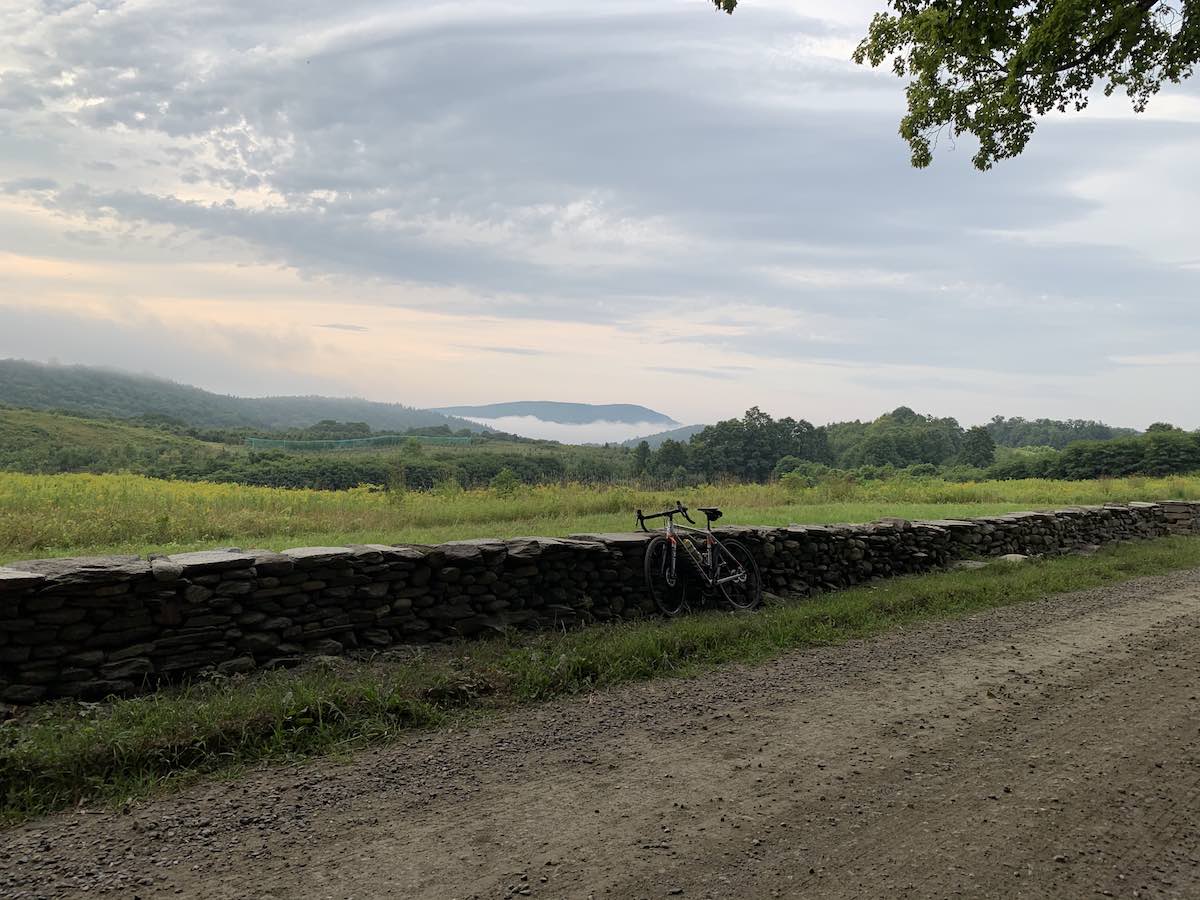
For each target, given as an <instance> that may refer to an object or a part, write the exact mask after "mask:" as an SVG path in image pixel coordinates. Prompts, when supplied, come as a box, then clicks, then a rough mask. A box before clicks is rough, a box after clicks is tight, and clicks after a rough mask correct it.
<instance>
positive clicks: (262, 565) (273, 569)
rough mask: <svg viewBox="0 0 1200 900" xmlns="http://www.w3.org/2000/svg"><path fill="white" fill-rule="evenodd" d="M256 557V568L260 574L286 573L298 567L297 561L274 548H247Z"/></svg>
mask: <svg viewBox="0 0 1200 900" xmlns="http://www.w3.org/2000/svg"><path fill="white" fill-rule="evenodd" d="M246 553H248V554H249V555H251V556H253V557H254V569H255V571H256V572H257V573H258V574H259V575H286V574H288V573H289V572H291V571H292V569H294V568H296V561H295V560H294V559H292V558H291V557H290V556H287V555H286V554H283V553H276V552H275V551H274V550H247V551H246Z"/></svg>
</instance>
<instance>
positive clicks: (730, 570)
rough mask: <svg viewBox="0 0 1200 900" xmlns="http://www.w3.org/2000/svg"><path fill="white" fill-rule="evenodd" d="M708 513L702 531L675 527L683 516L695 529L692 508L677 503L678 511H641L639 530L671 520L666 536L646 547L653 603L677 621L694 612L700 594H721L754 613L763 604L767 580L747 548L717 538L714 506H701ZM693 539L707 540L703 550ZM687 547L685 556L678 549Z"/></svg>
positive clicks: (737, 605)
mask: <svg viewBox="0 0 1200 900" xmlns="http://www.w3.org/2000/svg"><path fill="white" fill-rule="evenodd" d="M698 509H699V510H700V512H702V513H704V519H705V522H704V527H703V528H689V527H688V526H686V525H677V524H675V517H676V516H683V518H685V519H687V520H688V521H689V522H691V523H692V524H693V525H695V524H696V521H695V520H694V519H693V518H692V517H691V516H689V515H688V508H687V507H686V506H684V505H683V504H682V503H680V502H679V501H678V500H676V501H675V508H674V509H666V510H663V511H662V512H658V513H653V514H652V515H649V516H647V515H644V514H643V513H642V511H641V510H640V509H639V510H638V511H637V523H638V527H640V528H641V529H642V531H649V530H650V529H649V528H647V527H646V523H647V522H649V521H650V520H652V519H666V520H667V524H666V527H665V528H664V529H663V533H662V534H660V535H657V536H656V537H654V538H652V539H651V541H650V543H649V544H647V545H646V586H647V587H648V588H649V589H650V594H651V596H653V597H654V604H655V606H657V607H658V610H659V612H661V613H662V614H663V615H664V616H677V615H679V614H680V613H681V612H683V611H684V610H685V609H688V608H689V601H690V599H691V597H692V596H693V594H694V593H695V592H696V590H697V589H698V590H699V591H700V592H701V593H706V594H710V595H713V594H716V595H719V596H720V597H722V598H723V599H724V600H725V602H727V603H728V604H729V605H730V606H732V607H733V608H734V609H739V610H743V609H754V608H755V607H756V606H758V605H759V604H760V603H761V602H762V575H760V574H759V571H758V563H756V562H755V561H754V555H753V554H752V553H751V552H750V551H749V549H747V547H746V545H745V544H742V543H739V542H738V541H722V540H720V539H719V538H718V537H717V536H716V535H715V534H713V530H712V523H713V522H715V521H717V519H719V518H721V510H719V509H718V508H717V507H715V506H701V507H698ZM693 535H703V536H704V538H703V545H702V546H701V545H700V543H701V542H700V541H699V540H697V538H695V537H693ZM681 547H682V548H683V552H682V553H680V552H679V549H680V548H681Z"/></svg>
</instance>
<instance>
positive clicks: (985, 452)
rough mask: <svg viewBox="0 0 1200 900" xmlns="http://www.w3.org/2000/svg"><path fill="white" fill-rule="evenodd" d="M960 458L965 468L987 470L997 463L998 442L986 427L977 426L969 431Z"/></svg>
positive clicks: (965, 436)
mask: <svg viewBox="0 0 1200 900" xmlns="http://www.w3.org/2000/svg"><path fill="white" fill-rule="evenodd" d="M958 458H959V461H960V462H961V463H962V464H963V465H964V466H974V467H975V468H977V469H985V468H987V467H988V466H990V465H991V464H992V463H994V462H995V461H996V442H995V441H993V440H992V435H991V433H990V432H989V431H988V430H987V428H986V427H984V426H983V425H975V426H973V427H971V428H968V429H967V433H966V434H964V435H963V442H962V450H961V451H959V454H958Z"/></svg>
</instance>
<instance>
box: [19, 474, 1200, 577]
mask: <svg viewBox="0 0 1200 900" xmlns="http://www.w3.org/2000/svg"><path fill="white" fill-rule="evenodd" d="M676 498H678V499H681V500H682V501H683V502H684V503H685V504H686V505H688V506H693V507H694V506H699V505H716V506H720V507H722V508H723V509H724V510H725V513H726V516H725V518H724V519H722V524H753V525H786V524H790V523H830V522H867V521H871V520H873V519H876V518H879V517H880V516H902V517H905V518H909V519H921V518H927V519H928V518H947V517H955V516H971V515H989V514H995V513H1002V512H1011V511H1014V510H1023V509H1038V508H1052V507H1058V506H1067V505H1072V504H1092V503H1106V502H1123V501H1129V500H1162V499H1172V498H1176V499H1200V476H1186V477H1185V476H1173V477H1166V478H1139V477H1134V478H1122V479H1100V480H1095V481H1051V480H1045V479H1024V480H1015V481H985V482H967V483H952V482H946V481H942V480H941V479H937V478H912V477H896V478H891V479H888V480H881V481H865V482H858V483H853V482H844V481H836V482H832V483H828V484H820V485H817V486H815V487H797V486H788V485H785V484H780V483H778V482H776V483H771V484H765V485H758V484H718V485H708V486H701V487H693V488H681V489H678V490H671V491H651V490H639V489H636V488H633V487H627V486H611V487H604V486H594V485H577V484H566V485H544V486H536V487H525V486H518V487H516V488H515V489H513V490H511V491H504V492H499V491H494V490H472V491H464V490H437V491H430V492H417V491H391V492H389V491H381V490H377V489H373V488H356V489H353V490H348V491H314V490H303V489H300V490H293V489H282V488H261V487H246V486H242V485H236V484H211V483H203V482H179V481H164V480H157V479H153V478H146V477H143V476H138V475H74V474H71V475H27V474H18V473H8V472H3V473H0V562H7V561H12V560H15V559H23V558H31V557H49V556H82V555H92V554H103V553H140V554H144V553H150V552H158V553H170V552H180V551H184V550H193V549H201V548H211V547H217V546H231V545H233V546H240V547H259V548H269V549H275V550H279V549H284V548H286V547H296V546H313V545H341V544H346V543H389V544H392V543H438V542H440V541H447V540H456V539H462V538H475V537H512V536H516V535H545V536H551V537H553V536H561V535H567V534H574V533H579V532H597V531H628V530H630V529H631V528H632V527H633V515H634V510H635V509H638V508H641V509H644V510H646V511H647V512H649V511H651V510H657V509H660V508H663V507H665V506H668V505H670V504H671V503H673V501H674V500H675V499H676Z"/></svg>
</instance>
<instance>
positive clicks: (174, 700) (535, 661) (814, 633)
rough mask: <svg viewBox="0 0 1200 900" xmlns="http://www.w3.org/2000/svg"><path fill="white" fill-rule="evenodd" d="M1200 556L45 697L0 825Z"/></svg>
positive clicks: (1165, 542)
mask: <svg viewBox="0 0 1200 900" xmlns="http://www.w3.org/2000/svg"><path fill="white" fill-rule="evenodd" d="M1193 567H1200V538H1182V537H1180V538H1167V539H1162V540H1157V541H1149V542H1145V543H1139V544H1130V545H1122V546H1118V547H1114V548H1110V549H1107V550H1105V551H1103V552H1101V553H1099V554H1097V555H1096V556H1093V557H1064V558H1058V559H1048V560H1043V561H1038V562H1033V563H1030V564H1028V565H1023V566H1012V565H1010V564H1007V563H996V564H993V565H990V566H988V567H986V568H983V569H979V570H974V571H964V572H945V573H938V574H932V575H922V576H915V577H907V578H897V579H892V580H889V581H883V582H878V583H875V584H872V585H869V586H865V587H861V588H856V589H853V590H848V591H841V592H837V593H832V594H826V595H823V596H820V597H817V598H814V599H809V600H805V601H803V602H795V603H779V604H776V605H771V606H768V607H767V608H765V609H763V610H761V611H759V612H758V613H754V614H749V615H744V614H743V615H734V614H727V613H718V612H712V613H701V614H698V615H694V616H688V617H685V618H682V619H678V620H673V621H657V620H656V621H641V622H632V623H623V624H619V625H602V626H593V627H589V628H584V629H580V630H578V631H573V632H569V633H566V634H541V635H532V636H528V635H526V636H513V637H509V638H501V639H495V640H491V641H481V642H471V643H462V644H458V645H453V646H442V647H433V648H421V649H411V648H409V649H403V650H399V651H395V652H388V653H382V654H379V655H377V656H375V657H373V658H371V659H367V660H350V659H337V660H328V661H323V662H320V663H317V664H313V665H309V666H306V667H304V668H302V669H298V670H293V671H277V672H270V673H263V674H259V675H255V676H250V677H244V678H234V679H226V680H220V681H211V682H204V683H198V684H193V685H191V686H188V687H183V688H178V689H171V690H163V691H160V692H158V693H156V694H152V695H148V696H145V697H136V698H129V699H121V700H114V701H112V702H109V703H104V704H79V703H67V702H59V703H54V704H47V705H44V706H41V707H37V708H34V709H32V710H30V711H28V712H27V713H26V714H25V715H24V716H22V717H20V718H18V719H15V720H13V721H10V722H8V723H6V724H5V725H4V726H2V727H0V822H4V823H9V824H11V823H14V822H18V821H21V820H23V819H26V818H30V817H32V816H36V815H40V814H44V813H47V812H51V811H53V810H57V809H62V808H65V807H68V806H72V805H75V804H80V803H104V804H113V803H120V802H122V801H126V800H128V799H130V798H135V797H139V796H144V795H146V794H148V793H151V792H154V791H156V790H161V789H164V788H165V787H167V786H172V785H179V784H181V783H183V782H186V781H189V780H193V779H195V778H197V777H199V776H202V775H205V774H217V773H232V772H235V771H236V770H237V769H239V768H240V767H243V766H246V765H249V764H253V763H256V762H261V761H265V760H274V761H281V760H289V759H295V758H300V757H306V756H314V755H321V754H330V753H338V752H342V751H346V750H351V749H356V748H359V747H363V746H367V745H370V744H375V743H380V742H383V741H387V740H389V739H393V738H395V737H397V736H398V735H401V734H403V733H404V732H406V731H409V730H411V729H414V728H427V727H436V726H438V725H441V724H443V723H445V722H446V721H447V720H448V719H450V718H455V717H458V716H461V715H463V714H470V713H476V712H485V711H488V710H494V709H497V708H503V707H506V706H512V705H516V704H524V703H534V702H540V701H543V700H548V699H552V698H555V697H562V696H568V695H573V694H578V693H582V692H586V691H589V690H594V689H597V688H603V687H608V686H612V685H617V684H622V683H625V682H630V681H639V680H644V679H649V678H655V677H662V676H678V675H686V674H691V673H695V672H697V671H701V670H703V669H705V668H707V667H711V666H716V665H721V664H725V663H732V662H743V663H754V662H761V661H763V660H766V659H769V658H771V657H773V656H776V655H778V654H780V653H782V652H784V651H786V650H790V649H794V648H799V647H809V646H816V645H823V644H832V643H837V642H840V641H844V640H848V639H851V638H861V637H867V636H870V635H873V634H878V633H880V632H882V631H885V630H887V629H889V628H893V627H895V626H898V625H902V624H905V623H909V622H913V621H917V620H920V619H928V618H934V617H944V616H953V615H957V614H961V613H965V612H971V611H975V610H981V609H986V608H989V607H994V606H1002V605H1006V604H1011V603H1018V602H1022V601H1027V600H1032V599H1036V598H1040V597H1045V596H1049V595H1053V594H1058V593H1064V592H1067V591H1072V590H1078V589H1083V588H1088V587H1095V586H1099V585H1103V584H1109V583H1113V582H1119V581H1123V580H1126V579H1129V578H1134V577H1137V576H1140V575H1150V574H1158V573H1162V572H1166V571H1171V570H1176V569H1183V568H1193Z"/></svg>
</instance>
